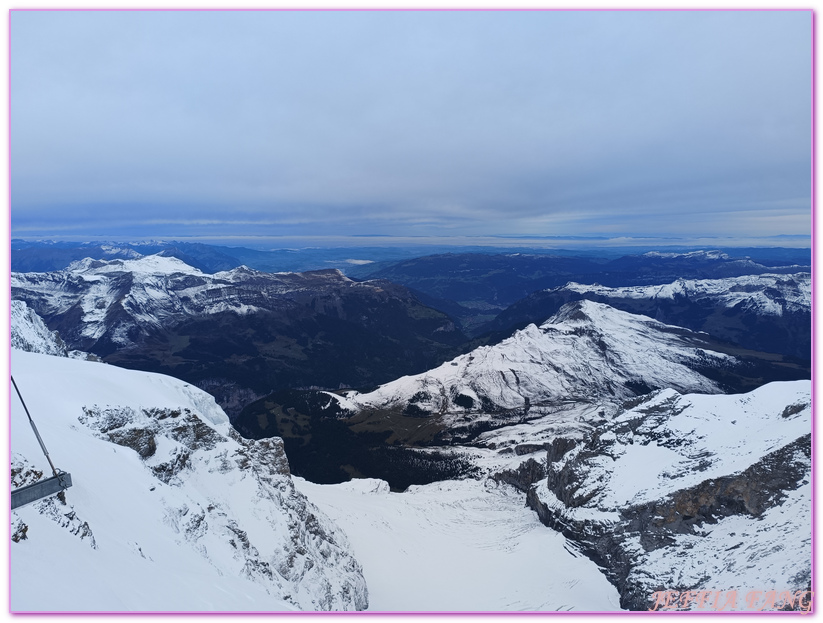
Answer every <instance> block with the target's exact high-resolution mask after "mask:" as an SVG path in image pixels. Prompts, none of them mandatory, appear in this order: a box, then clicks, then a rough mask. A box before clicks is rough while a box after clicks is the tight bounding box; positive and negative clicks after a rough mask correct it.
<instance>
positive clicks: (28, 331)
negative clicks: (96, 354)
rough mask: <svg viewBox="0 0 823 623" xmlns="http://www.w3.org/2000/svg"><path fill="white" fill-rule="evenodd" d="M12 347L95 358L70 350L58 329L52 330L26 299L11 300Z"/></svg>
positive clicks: (66, 355) (74, 357)
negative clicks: (27, 303)
mask: <svg viewBox="0 0 823 623" xmlns="http://www.w3.org/2000/svg"><path fill="white" fill-rule="evenodd" d="M11 347H12V348H17V349H19V350H25V351H27V352H30V353H42V354H44V355H55V356H57V357H71V358H73V359H91V358H93V356H92V355H89V354H88V353H83V352H81V351H78V350H69V349H68V348H67V347H66V344H65V343H64V342H63V340H62V339H60V335H59V334H58V333H57V331H50V330H49V328H48V327H47V326H46V324H45V323H44V322H43V319H42V318H40V316H38V315H37V314H36V313H35V311H34V310H33V309H31V308H30V307H29V306H28V305H26V303H25V302H24V301H12V302H11Z"/></svg>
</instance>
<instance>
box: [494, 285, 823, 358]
mask: <svg viewBox="0 0 823 623" xmlns="http://www.w3.org/2000/svg"><path fill="white" fill-rule="evenodd" d="M576 300H590V301H597V302H600V303H606V304H608V305H610V306H611V307H615V308H617V309H621V310H624V311H627V312H631V313H635V314H644V315H646V316H651V317H652V318H656V319H657V320H660V321H661V322H665V323H668V324H674V325H679V326H681V327H686V328H689V329H692V330H694V331H704V332H706V333H709V334H710V335H712V336H714V337H717V338H720V339H723V340H727V341H729V342H732V343H734V344H738V345H740V346H742V347H744V348H748V349H752V350H759V351H766V352H771V353H779V354H781V355H788V356H791V357H796V358H798V359H800V360H802V361H805V362H808V361H810V359H811V326H812V323H811V274H810V273H803V272H801V273H785V274H779V275H775V274H759V275H746V276H741V277H731V278H725V279H677V280H676V281H674V282H672V283H666V284H662V285H650V286H624V287H607V286H603V285H599V284H595V285H585V284H580V283H573V282H572V283H568V284H565V285H563V286H560V287H557V288H552V289H549V290H539V291H537V292H534V293H532V294H530V295H529V296H527V297H525V298H524V299H522V300H520V301H517V302H516V303H514V304H513V305H511V306H510V307H508V308H507V309H505V310H504V311H503V312H501V313H500V314H499V315H498V316H497V317H496V318H495V319H494V320H493V321H491V322H489V323H488V324H486V325H485V326H484V327H483V329H484V330H485V331H489V332H493V333H495V334H497V335H501V334H502V335H506V334H508V333H510V332H511V331H513V330H514V329H519V328H522V327H524V326H526V325H527V324H529V323H532V322H540V321H541V319H543V318H547V317H548V316H550V315H552V314H554V313H555V312H556V311H557V310H558V309H560V307H561V306H563V305H565V304H566V303H568V302H569V301H576Z"/></svg>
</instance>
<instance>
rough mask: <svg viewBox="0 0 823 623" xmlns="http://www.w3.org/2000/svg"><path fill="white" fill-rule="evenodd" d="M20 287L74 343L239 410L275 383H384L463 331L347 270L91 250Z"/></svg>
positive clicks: (15, 292) (439, 354)
mask: <svg viewBox="0 0 823 623" xmlns="http://www.w3.org/2000/svg"><path fill="white" fill-rule="evenodd" d="M11 289H12V297H13V298H14V299H18V300H22V301H25V302H26V303H27V304H28V305H29V307H31V308H32V309H34V310H35V311H36V312H37V313H38V314H39V315H40V316H41V317H42V318H43V319H44V321H45V322H46V324H47V325H48V327H49V328H50V329H52V330H57V331H59V332H60V335H61V337H62V339H63V340H64V341H65V342H66V343H67V344H68V346H69V347H70V348H73V349H79V350H83V351H87V352H91V353H94V354H96V355H98V356H99V357H102V358H104V360H106V361H107V362H109V363H114V364H117V365H121V366H124V367H132V368H138V369H142V370H151V371H154V372H162V373H165V374H170V375H172V376H175V377H177V378H182V379H184V380H186V381H188V382H191V383H195V384H197V385H198V386H199V387H201V388H203V389H207V390H208V391H209V392H210V393H212V395H214V396H215V397H216V398H217V399H218V402H219V403H220V404H221V406H223V407H224V408H225V409H227V410H228V412H229V413H230V415H233V414H234V413H235V410H238V411H239V409H240V408H242V406H244V405H245V404H247V403H249V402H251V401H252V400H254V399H255V398H257V397H259V396H262V395H265V394H267V393H269V392H271V391H273V390H275V389H281V388H286V387H294V386H297V387H311V386H316V387H329V388H337V387H341V386H344V387H345V386H362V385H376V384H377V383H380V382H385V381H388V380H391V379H392V378H396V377H398V376H401V375H402V374H408V373H410V372H417V371H420V370H425V369H426V368H428V367H431V366H433V365H435V364H436V363H438V362H440V361H442V360H443V359H445V358H446V356H447V354H448V355H451V354H453V353H454V352H455V347H456V346H457V345H458V344H460V343H462V342H463V340H464V339H465V338H464V336H463V335H462V334H461V333H460V332H459V331H457V330H456V329H455V326H454V323H453V322H452V321H451V320H449V318H448V316H446V315H445V314H443V313H442V312H438V311H435V310H433V309H430V308H427V307H425V306H424V305H423V304H422V303H420V301H418V300H417V299H416V298H415V297H414V296H413V295H412V294H411V293H410V292H409V291H408V290H406V289H405V288H403V287H402V286H396V285H394V284H391V283H388V282H381V281H371V282H356V281H352V280H350V279H348V278H346V277H345V276H344V275H343V274H342V273H341V272H340V271H338V270H321V271H314V272H307V273H264V272H259V271H255V270H251V269H249V268H246V267H244V266H241V267H238V268H234V269H232V270H228V271H223V272H218V273H215V274H205V273H203V272H201V271H199V270H197V269H196V268H193V267H191V266H189V265H187V264H185V263H184V262H182V261H181V260H179V259H177V258H174V257H166V256H162V255H150V256H145V257H141V258H138V259H126V260H122V259H116V260H106V261H102V260H92V259H88V258H87V259H84V260H80V261H77V262H74V263H73V264H71V265H70V266H69V267H68V268H66V269H65V270H61V271H55V272H49V273H13V274H12V283H11ZM398 353H402V354H403V356H402V357H399V356H397V354H398Z"/></svg>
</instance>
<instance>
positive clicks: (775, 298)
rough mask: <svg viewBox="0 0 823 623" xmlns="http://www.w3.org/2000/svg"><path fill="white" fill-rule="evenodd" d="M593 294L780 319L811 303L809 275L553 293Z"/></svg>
mask: <svg viewBox="0 0 823 623" xmlns="http://www.w3.org/2000/svg"><path fill="white" fill-rule="evenodd" d="M564 290H565V291H569V292H575V293H578V294H594V295H597V296H602V297H607V298H609V299H620V298H624V299H650V300H670V301H672V300H675V299H676V298H678V297H680V298H684V299H689V300H690V301H692V302H697V301H701V300H703V299H707V300H711V301H712V303H713V304H720V305H722V306H724V307H726V308H732V307H738V308H741V309H743V310H746V311H753V312H756V313H758V314H760V315H766V316H782V315H783V314H784V313H792V312H808V311H809V310H810V309H811V303H812V280H811V274H809V273H797V274H795V275H746V276H743V277H730V278H728V279H678V280H677V281H675V282H673V283H668V284H664V285H653V286H627V287H622V288H609V287H605V286H601V285H597V284H595V285H584V284H580V283H569V284H567V285H565V286H564V287H562V288H555V289H554V290H553V291H554V292H560V291H564Z"/></svg>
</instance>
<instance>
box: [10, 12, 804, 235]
mask: <svg viewBox="0 0 823 623" xmlns="http://www.w3.org/2000/svg"><path fill="white" fill-rule="evenodd" d="M11 46H12V47H11V183H12V185H11V190H12V235H24V236H25V235H59V234H60V232H64V233H72V234H81V233H83V232H86V233H89V234H102V235H105V234H107V233H108V234H124V235H135V236H175V235H178V236H182V235H217V234H220V235H243V234H244V233H252V234H254V235H263V234H265V235H279V234H287V235H306V234H312V235H317V234H390V235H409V234H413V235H435V234H444V233H445V234H448V235H457V234H465V235H489V234H522V233H528V234H533V235H534V234H537V235H564V234H575V235H608V236H615V235H672V234H675V233H683V234H688V235H695V236H715V235H723V236H728V235H732V236H734V235H740V236H762V235H772V234H803V233H808V232H809V231H810V210H811V56H812V55H811V12H809V11H658V12H651V11H619V12H615V11H585V12H576V11H512V12H508V11H479V12H467V11H432V12H425V11H420V12H405V11H385V12H374V11H350V12H341V11H315V12H308V11H237V12H234V11H77V12H71V11H12V16H11Z"/></svg>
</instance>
